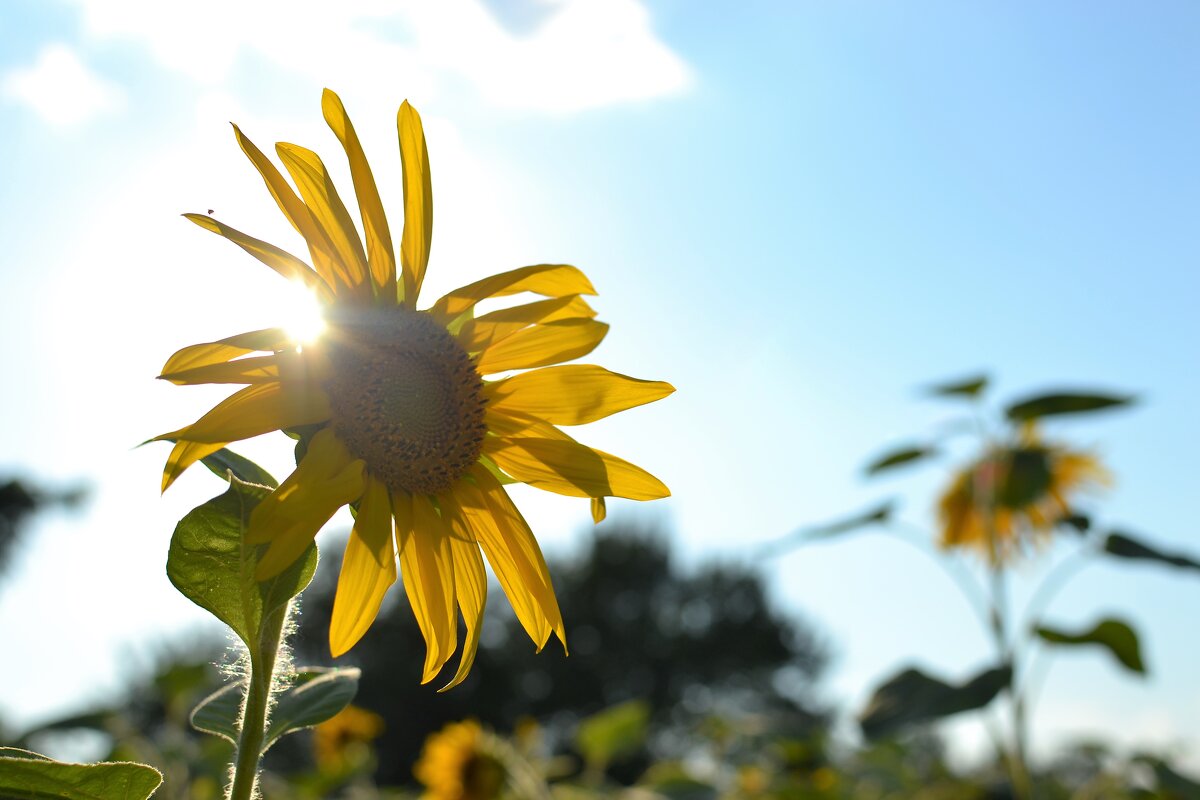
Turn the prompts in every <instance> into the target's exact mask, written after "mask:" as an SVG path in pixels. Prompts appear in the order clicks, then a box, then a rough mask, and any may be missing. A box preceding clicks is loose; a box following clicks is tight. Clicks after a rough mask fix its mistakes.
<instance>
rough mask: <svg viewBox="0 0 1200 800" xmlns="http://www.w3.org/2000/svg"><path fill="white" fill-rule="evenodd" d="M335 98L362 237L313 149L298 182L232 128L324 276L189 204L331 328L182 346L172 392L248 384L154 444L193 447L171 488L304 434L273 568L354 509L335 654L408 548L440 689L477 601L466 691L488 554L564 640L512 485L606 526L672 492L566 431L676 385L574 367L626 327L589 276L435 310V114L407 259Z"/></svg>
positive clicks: (531, 614)
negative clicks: (612, 509) (428, 301)
mask: <svg viewBox="0 0 1200 800" xmlns="http://www.w3.org/2000/svg"><path fill="white" fill-rule="evenodd" d="M322 109H323V111H324V116H325V120H326V122H328V123H329V126H330V127H331V128H332V129H333V131H334V133H335V134H336V135H337V137H338V139H339V140H340V141H341V143H342V146H343V148H344V150H345V152H346V155H347V157H348V159H349V162H350V175H351V178H352V181H353V184H354V191H355V195H356V198H357V204H358V209H359V212H360V215H361V221H362V231H363V237H362V238H361V239H360V237H359V234H358V230H357V229H356V227H355V222H354V220H353V219H352V218H351V215H350V212H349V210H348V209H347V207H346V206H345V204H344V203H343V202H342V200H341V198H340V197H339V195H338V193H337V191H336V189H335V188H334V186H333V183H332V181H331V179H330V176H329V173H328V171H327V170H326V168H325V165H324V164H323V163H322V161H321V159H320V158H319V157H318V156H317V154H316V153H314V152H312V151H311V150H306V149H304V148H302V147H298V146H296V145H292V144H286V143H279V144H278V145H276V152H277V153H278V155H279V158H280V159H281V160H282V162H283V165H284V167H285V168H286V170H287V172H288V174H289V175H290V176H291V178H292V180H293V181H294V182H295V187H296V189H295V190H294V189H293V188H292V185H291V184H289V183H288V181H287V180H286V179H285V178H284V177H283V175H282V174H281V173H280V172H279V170H278V169H277V168H276V167H275V166H274V165H273V164H272V163H271V161H269V160H268V159H267V158H266V156H264V155H263V153H262V152H261V151H260V150H259V149H258V148H257V147H255V146H254V144H253V143H252V142H251V141H250V140H249V139H247V138H246V137H245V136H244V135H243V134H242V132H241V131H240V130H238V129H237V127H236V126H235V127H234V133H235V134H236V136H237V140H238V143H239V144H240V145H241V148H242V150H243V151H244V152H245V153H246V155H247V156H248V157H249V159H250V161H251V162H252V163H253V164H254V166H255V167H256V168H257V170H258V172H259V173H260V174H261V176H262V178H263V180H264V182H265V183H266V185H267V188H268V190H269V191H270V193H271V195H272V197H273V198H274V199H275V202H276V203H277V204H278V206H279V208H280V210H281V211H282V212H283V214H284V216H285V217H286V218H287V220H288V222H290V223H291V225H292V227H293V228H295V229H296V231H297V232H299V233H300V235H301V236H302V237H303V238H304V240H305V242H306V243H307V245H308V252H309V256H310V261H311V266H310V265H309V263H306V262H304V261H302V260H301V259H299V258H297V257H296V256H293V255H291V254H290V253H287V252H285V251H283V250H281V249H279V248H278V247H275V246H274V245H271V244H268V243H266V242H263V241H260V240H258V239H254V238H252V237H250V236H247V235H246V234H244V233H241V232H240V231H237V230H234V229H233V228H230V227H229V226H227V225H225V224H223V223H221V222H218V221H216V220H215V219H212V218H211V217H208V216H204V215H201V214H188V215H186V216H187V217H188V219H190V220H192V221H193V222H195V223H196V224H198V225H200V226H201V227H203V228H206V229H208V230H210V231H213V232H214V233H217V234H219V235H221V236H223V237H225V238H226V239H228V240H230V241H232V242H234V243H235V244H237V245H239V246H240V247H242V248H243V249H244V250H246V251H247V252H248V253H250V254H251V255H253V256H254V257H255V258H257V259H258V260H260V261H262V262H263V263H265V264H266V265H267V266H269V267H271V268H272V269H274V270H275V271H276V272H278V273H279V274H281V275H283V276H284V277H285V278H287V279H289V280H291V281H298V282H300V283H302V284H303V285H304V286H306V287H308V288H309V289H310V290H311V291H312V292H313V293H314V295H315V296H316V298H317V300H318V301H319V302H320V304H321V306H322V309H323V316H324V321H325V329H324V332H323V333H322V335H321V336H320V337H319V338H317V339H315V340H313V341H304V342H302V343H301V342H298V341H296V340H295V339H294V338H293V337H292V336H291V335H289V333H288V332H287V331H285V330H284V329H281V328H268V329H265V330H259V331H253V332H250V333H243V334H239V335H236V336H231V337H229V338H226V339H221V340H219V341H215V342H210V343H205V344H198V345H193V346H191V347H185V348H184V349H182V350H180V351H179V352H177V353H176V354H175V355H173V356H171V358H170V359H169V360H168V361H167V363H166V366H164V367H163V374H162V375H161V376H160V377H162V378H164V379H166V380H169V381H171V382H172V383H176V384H201V383H228V384H245V388H243V389H241V390H239V391H237V392H235V393H234V394H233V395H232V396H230V397H229V398H228V399H226V400H225V401H223V402H221V403H220V404H218V405H217V406H216V407H215V408H213V409H212V410H211V411H209V412H208V413H207V414H205V415H204V416H203V417H201V418H200V419H199V420H198V421H197V422H195V423H194V424H192V425H189V426H187V427H184V428H181V429H179V430H177V431H173V432H171V433H168V434H164V435H163V436H161V437H158V438H160V439H171V440H174V441H175V442H176V444H175V448H174V449H173V450H172V452H171V454H170V457H169V458H168V460H167V465H166V469H165V470H164V473H163V489H164V490H165V489H166V488H167V486H169V485H170V484H171V482H172V481H174V480H175V478H176V477H178V476H179V474H180V473H181V472H182V471H183V470H184V469H186V468H187V467H188V466H190V465H191V464H193V463H195V462H196V461H197V460H199V459H201V458H203V457H205V456H206V455H208V454H211V453H213V452H215V451H217V450H219V449H220V448H222V447H224V446H225V445H227V444H228V443H230V442H234V441H239V440H242V439H246V438H249V437H253V436H258V435H260V434H263V433H268V432H270V431H274V430H287V431H293V432H304V433H305V437H304V438H303V439H302V445H306V447H302V448H301V449H302V450H303V456H302V458H301V460H300V462H299V465H298V466H297V467H296V469H295V471H294V472H293V473H292V474H291V475H290V476H289V477H288V478H287V479H286V480H284V481H283V483H282V484H281V485H280V486H279V488H278V489H277V490H276V491H275V492H274V493H273V494H271V495H270V496H269V497H267V498H266V499H265V500H263V501H262V502H261V503H260V504H259V505H258V506H257V507H256V508H255V509H254V511H253V513H252V515H251V519H250V524H249V529H248V531H247V534H246V536H247V539H248V540H249V541H250V542H252V543H269V545H270V546H269V548H268V549H267V551H266V553H265V554H264V556H263V558H262V560H261V561H260V563H259V567H258V572H257V575H256V577H258V578H259V579H260V580H265V579H267V578H270V577H271V576H273V575H276V574H278V573H279V572H281V571H282V570H284V569H285V568H287V567H288V565H290V564H291V563H293V562H294V561H295V560H296V559H297V558H298V557H299V556H300V555H301V553H303V552H304V550H305V549H306V548H307V547H308V546H309V544H310V543H311V542H312V540H313V538H314V537H315V536H316V534H317V531H318V530H319V529H320V528H321V527H322V526H323V525H324V524H325V523H326V522H327V521H328V520H329V518H330V517H332V516H333V514H334V512H336V511H337V510H338V509H339V508H341V507H342V506H344V505H348V504H350V505H353V506H354V507H355V508H356V509H357V517H356V520H355V523H354V527H353V530H352V531H351V534H350V539H349V542H348V543H347V545H346V552H345V557H344V559H343V561H342V571H341V575H340V577H339V580H338V587H337V594H336V597H335V601H334V609H333V618H332V622H331V625H330V631H329V639H330V647H331V649H332V651H333V654H334V656H338V655H341V654H342V653H344V652H346V651H347V650H349V649H350V648H351V647H352V646H353V645H354V644H355V643H356V642H357V641H358V640H359V638H361V637H362V635H363V634H364V633H365V632H366V630H367V629H368V628H369V627H370V625H371V623H372V621H373V620H374V618H375V616H376V614H377V613H378V610H379V605H380V602H381V601H382V599H383V595H384V593H385V592H386V590H387V589H388V587H389V586H390V585H391V584H392V583H394V582H395V580H396V566H395V561H396V554H397V553H399V561H400V569H401V572H402V574H403V583H404V589H405V592H406V594H407V596H408V600H409V602H410V604H411V605H412V609H413V612H414V614H415V615H416V618H417V622H418V623H419V625H420V628H421V632H422V634H423V635H424V638H425V642H426V646H427V651H426V659H425V665H424V671H423V677H422V682H428V681H430V680H432V679H433V678H434V677H435V676H436V675H437V673H438V672H439V671H440V670H441V669H442V667H443V666H444V665H445V664H446V662H447V660H448V659H449V658H450V657H451V655H452V654H453V653H454V651H455V649H456V646H457V624H458V610H459V609H461V610H462V613H463V618H464V620H465V623H466V626H467V636H466V643H465V645H464V650H463V654H462V658H461V660H460V662H459V667H458V670H457V672H456V674H455V675H454V677H453V679H452V680H451V681H450V683H449V684H448V685H447V686H446V687H445V688H450V687H451V686H454V685H456V684H457V683H459V682H460V681H462V680H463V679H464V678H465V677H466V675H467V672H468V671H469V669H470V666H471V663H472V661H473V660H474V657H475V652H476V648H477V646H478V642H479V629H480V625H481V622H482V617H483V610H484V602H485V599H486V591H487V584H486V576H485V573H484V566H483V558H482V556H481V549H482V553H483V554H484V555H486V557H487V560H488V562H489V563H490V564H491V566H492V570H493V571H494V572H495V574H496V577H497V578H498V579H499V581H500V585H501V587H502V588H503V589H504V592H505V594H506V595H507V596H508V599H509V602H510V603H511V604H512V606H513V609H514V610H515V611H516V614H517V617H518V619H519V620H520V622H521V624H522V625H523V626H524V628H525V630H526V631H527V632H528V634H529V636H530V637H531V638H532V639H533V641H534V642H535V643H536V645H537V647H538V649H539V650H540V649H541V648H542V647H543V646H544V645H545V644H546V642H547V641H548V640H549V637H550V634H551V633H554V634H556V635H557V636H558V638H559V639H560V640H561V641H563V642H564V645H565V634H564V630H563V622H562V617H561V615H560V613H559V608H558V602H557V600H556V598H555V595H554V589H553V586H552V584H551V581H550V575H549V574H548V572H547V569H546V564H545V561H544V559H543V557H542V554H541V550H540V549H539V547H538V544H537V541H536V540H535V539H534V537H533V534H532V533H531V531H530V529H529V526H528V524H527V523H526V522H525V519H524V518H523V517H522V515H521V513H520V511H518V510H517V508H516V506H514V505H513V503H512V501H511V500H510V499H509V496H508V493H507V492H506V491H505V489H504V488H503V485H504V484H505V483H512V482H519V483H525V484H528V485H530V486H535V487H537V488H539V489H545V490H547V491H551V492H557V493H559V494H564V495H570V496H574V497H585V498H589V499H590V501H591V504H592V513H593V517H594V518H595V519H596V520H597V521H599V520H600V519H602V518H603V515H604V501H605V498H606V497H625V498H630V499H633V500H653V499H656V498H661V497H666V496H667V495H668V494H669V491H668V490H667V487H666V486H664V485H663V484H662V482H661V481H659V480H658V479H657V478H655V477H654V476H653V475H651V474H650V473H648V472H646V471H645V470H643V469H641V468H639V467H637V466H634V465H633V464H630V463H629V462H627V461H624V460H622V459H620V458H617V457H616V456H612V455H609V454H608V453H604V452H601V451H599V450H594V449H592V448H590V447H586V446H584V445H582V444H580V443H578V442H576V441H575V440H574V439H573V438H571V437H570V436H568V435H567V434H566V433H564V432H563V431H561V430H560V429H559V428H558V427H557V426H560V425H580V424H583V423H588V422H593V421H595V420H598V419H601V418H603V417H606V416H608V415H610V414H613V413H615V412H618V411H624V410H626V409H629V408H632V407H635V406H639V405H642V404H644V403H649V402H652V401H654V400H658V399H660V398H662V397H665V396H666V395H668V394H670V393H671V392H672V391H674V390H673V388H672V387H671V386H670V385H669V384H667V383H663V382H659V381H643V380H638V379H635V378H630V377H627V376H625V375H620V374H617V373H614V372H609V371H608V370H606V369H603V368H602V367H598V366H591V365H586V364H571V365H563V364H562V363H561V362H566V361H571V360H573V359H576V358H579V357H581V356H584V355H586V354H588V353H589V352H591V351H592V350H593V349H594V348H595V347H596V345H598V344H599V343H600V341H601V339H603V338H604V335H605V333H606V332H607V330H608V326H607V325H605V324H604V323H602V322H598V321H597V320H596V319H595V318H594V317H595V311H593V310H592V308H591V306H589V305H588V303H587V301H586V300H585V299H584V295H592V294H595V290H594V289H593V288H592V284H591V283H590V282H589V281H588V279H587V278H586V277H585V276H584V274H583V273H582V272H580V271H579V270H578V269H576V268H575V267H572V266H568V265H564V264H539V265H536V266H530V267H523V268H520V269H515V270H512V271H510V272H504V273H501V274H499V275H493V276H491V277H488V278H484V279H482V280H479V281H476V282H474V283H471V284H468V285H467V286H463V287H461V288H459V289H455V290H454V291H452V292H450V293H448V294H446V295H445V296H443V297H441V298H439V299H438V300H436V301H435V302H434V303H433V304H432V305H431V306H429V307H428V308H425V309H423V310H417V296H418V293H419V292H420V289H421V283H422V280H423V278H424V277H425V270H426V266H427V264H428V261H429V249H430V239H431V235H432V231H433V204H432V200H433V198H432V184H431V181H430V171H429V158H428V153H427V151H426V146H425V135H424V132H423V128H422V125H421V119H420V116H419V115H418V114H417V112H416V111H415V110H414V109H413V108H412V107H411V106H410V105H409V104H408V103H407V102H405V103H404V104H403V105H402V106H401V107H400V110H399V113H398V115H397V127H398V129H399V137H400V156H401V164H402V167H403V189H404V228H403V232H402V234H401V238H400V262H399V268H398V267H397V263H396V259H395V256H394V250H393V245H392V236H391V233H390V231H389V228H388V222H387V218H386V217H385V215H384V211H383V206H382V204H381V202H380V199H379V194H378V191H377V189H376V184H375V179H374V177H373V176H372V173H371V169H370V167H369V166H368V164H367V160H366V157H365V155H364V153H363V150H362V147H361V145H360V144H359V140H358V137H357V135H356V134H355V132H354V127H353V126H352V125H351V124H350V119H349V117H348V116H347V115H346V111H345V109H344V107H343V106H342V102H341V100H340V99H339V98H338V97H337V95H336V94H334V93H333V92H331V91H329V90H326V91H325V93H324V95H323V97H322ZM296 190H298V191H299V194H297V191H296ZM522 293H531V294H534V295H540V296H542V297H543V298H545V299H539V300H536V301H533V302H522V303H520V304H518V305H514V306H512V307H509V308H500V309H497V310H492V311H489V312H487V313H481V314H478V315H476V305H477V304H479V303H480V302H482V301H486V300H491V299H493V298H499V297H506V296H511V295H517V294H522ZM555 365H558V366H555ZM487 376H493V377H492V378H488V377H487ZM313 431H315V433H314V432H313Z"/></svg>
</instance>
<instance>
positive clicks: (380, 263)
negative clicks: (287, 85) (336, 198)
mask: <svg viewBox="0 0 1200 800" xmlns="http://www.w3.org/2000/svg"><path fill="white" fill-rule="evenodd" d="M321 111H322V113H324V115H325V122H327V123H328V124H329V127H330V128H331V129H333V132H334V134H335V135H336V136H337V137H338V141H340V142H341V143H342V148H343V149H344V150H345V151H346V158H347V159H348V160H349V161H350V178H351V180H353V181H354V195H355V197H357V198H358V210H359V213H360V214H361V215H362V223H363V234H364V235H365V237H366V242H367V265H368V266H369V267H370V270H371V280H372V282H373V284H374V286H375V295H376V297H378V298H380V299H383V300H386V301H387V302H388V303H395V302H396V288H395V287H396V255H395V252H394V250H393V248H392V232H391V230H390V229H389V228H388V222H387V216H386V215H385V214H384V212H383V202H382V201H381V200H380V199H379V189H378V188H377V187H376V186H375V176H374V175H372V173H371V165H370V164H369V163H368V162H367V156H366V154H365V153H364V152H363V149H362V143H360V142H359V140H358V134H357V133H355V132H354V125H353V124H351V122H350V116H349V115H348V114H347V113H346V108H345V106H343V105H342V99H341V98H340V97H338V96H337V94H335V93H334V92H332V91H330V90H329V89H326V90H325V91H324V92H323V93H322V94H321Z"/></svg>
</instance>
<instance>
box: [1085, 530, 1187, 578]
mask: <svg viewBox="0 0 1200 800" xmlns="http://www.w3.org/2000/svg"><path fill="white" fill-rule="evenodd" d="M1104 552H1106V553H1108V554H1109V555H1111V556H1116V557H1117V558H1128V559H1131V560H1135V561H1158V562H1161V563H1163V564H1170V565H1171V566H1172V567H1180V568H1182V569H1195V570H1200V561H1197V560H1196V559H1194V558H1191V557H1189V556H1185V555H1183V554H1180V553H1164V552H1163V551H1161V550H1157V549H1155V548H1153V547H1151V546H1150V545H1148V544H1144V543H1142V542H1139V541H1138V540H1137V539H1134V538H1133V537H1132V536H1126V535H1125V534H1123V533H1117V532H1116V531H1114V532H1112V533H1110V534H1109V535H1108V536H1107V537H1106V538H1105V539H1104Z"/></svg>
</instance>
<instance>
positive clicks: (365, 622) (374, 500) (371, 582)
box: [329, 478, 396, 658]
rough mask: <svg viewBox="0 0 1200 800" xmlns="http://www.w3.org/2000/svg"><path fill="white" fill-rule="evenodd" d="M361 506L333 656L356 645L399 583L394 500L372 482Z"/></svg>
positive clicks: (332, 635) (341, 582)
mask: <svg viewBox="0 0 1200 800" xmlns="http://www.w3.org/2000/svg"><path fill="white" fill-rule="evenodd" d="M366 485H367V488H366V492H365V494H363V498H362V503H361V504H359V507H358V517H357V518H356V519H355V520H354V528H353V529H352V530H351V531H350V538H349V540H347V542H346V553H345V555H344V556H343V557H342V571H341V574H340V575H339V576H338V583H337V594H336V595H335V597H334V598H333V617H332V619H331V620H330V622H329V649H330V651H331V652H332V653H333V657H334V658H337V657H338V656H340V655H342V654H343V653H345V652H346V651H347V650H349V649H350V648H351V647H353V646H354V645H355V644H357V643H358V640H359V639H361V638H362V636H363V634H364V633H366V632H367V629H368V628H370V627H371V623H372V622H374V621H375V617H376V615H377V614H378V613H379V604H380V603H382V602H383V596H384V594H386V593H387V590H388V587H389V586H391V585H392V584H393V583H395V582H396V548H395V545H394V544H393V543H392V501H391V498H390V497H389V495H388V488H387V486H386V485H385V484H383V483H381V482H380V481H378V480H375V479H374V478H368V479H367V484H366Z"/></svg>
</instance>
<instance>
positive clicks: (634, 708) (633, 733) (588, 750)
mask: <svg viewBox="0 0 1200 800" xmlns="http://www.w3.org/2000/svg"><path fill="white" fill-rule="evenodd" d="M649 721H650V706H649V705H647V704H646V702H645V701H644V700H629V701H627V702H624V703H621V704H619V705H615V706H612V707H610V708H606V709H604V710H603V711H601V712H599V713H597V714H593V715H592V716H590V717H588V718H587V719H585V720H583V721H582V722H581V723H579V728H578V730H576V732H575V744H576V746H577V747H578V748H579V750H580V752H581V753H583V757H584V758H585V759H586V760H587V762H588V764H590V765H592V766H600V767H602V766H604V765H606V764H609V763H611V762H612V760H613V759H614V758H616V757H618V756H621V755H624V754H626V753H630V752H632V751H634V750H637V749H638V748H639V747H641V746H642V743H643V742H645V741H646V728H647V724H648V723H649Z"/></svg>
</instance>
